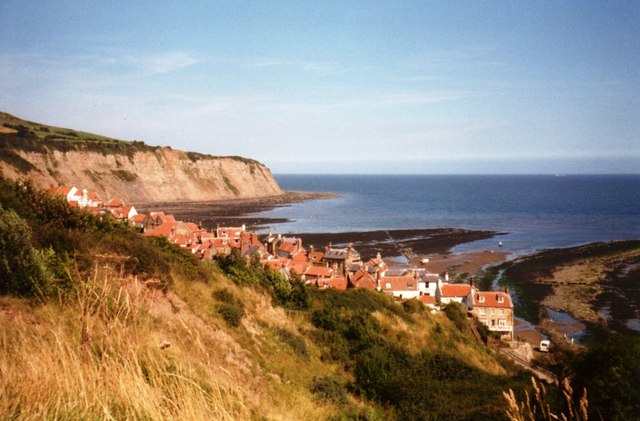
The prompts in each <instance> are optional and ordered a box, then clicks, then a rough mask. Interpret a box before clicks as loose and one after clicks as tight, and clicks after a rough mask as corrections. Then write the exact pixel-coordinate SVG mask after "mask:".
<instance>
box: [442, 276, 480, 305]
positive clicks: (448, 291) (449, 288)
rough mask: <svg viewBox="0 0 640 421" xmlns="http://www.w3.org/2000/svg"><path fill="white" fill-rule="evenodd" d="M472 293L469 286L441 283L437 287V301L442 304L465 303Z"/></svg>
mask: <svg viewBox="0 0 640 421" xmlns="http://www.w3.org/2000/svg"><path fill="white" fill-rule="evenodd" d="M470 292H471V285H469V284H450V283H445V282H442V281H440V282H438V285H437V287H436V301H438V302H439V303H440V304H449V303H453V302H456V303H465V301H466V299H467V297H468V296H469V293H470Z"/></svg>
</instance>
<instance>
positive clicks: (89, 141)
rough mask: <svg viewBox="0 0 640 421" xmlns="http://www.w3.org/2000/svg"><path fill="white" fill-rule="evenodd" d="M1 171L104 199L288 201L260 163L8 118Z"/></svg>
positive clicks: (2, 121) (1, 136) (0, 118)
mask: <svg viewBox="0 0 640 421" xmlns="http://www.w3.org/2000/svg"><path fill="white" fill-rule="evenodd" d="M0 171H1V172H2V175H3V176H5V177H7V178H11V179H24V178H27V179H30V180H32V181H33V182H34V183H35V184H36V185H38V186H41V187H45V188H47V187H50V186H51V185H59V184H73V185H76V186H78V187H87V188H90V189H92V190H95V191H96V192H98V194H100V195H101V197H103V199H107V198H110V197H112V196H119V197H121V198H123V199H124V200H126V201H128V202H133V203H143V202H164V201H166V202H174V201H206V200H218V199H230V198H253V197H265V196H274V195H280V194H282V191H281V190H280V187H279V186H278V184H277V183H276V181H275V179H274V178H273V176H272V175H271V171H270V170H269V169H268V168H267V167H266V166H264V165H263V164H261V163H259V162H258V161H255V160H251V159H246V158H241V157H216V156H210V155H203V154H199V153H194V152H184V151H179V150H173V149H171V148H169V147H152V146H149V145H146V144H144V143H143V142H136V141H134V142H125V141H120V140H116V139H111V138H107V137H104V136H98V135H93V134H90V133H85V132H79V131H75V130H70V129H63V128H56V127H52V126H46V125H42V124H39V123H33V122H28V121H24V120H20V119H18V118H16V117H13V116H11V115H9V114H6V113H0Z"/></svg>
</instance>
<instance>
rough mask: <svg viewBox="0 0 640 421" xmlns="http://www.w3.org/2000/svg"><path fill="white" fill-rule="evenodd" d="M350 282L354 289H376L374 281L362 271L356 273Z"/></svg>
mask: <svg viewBox="0 0 640 421" xmlns="http://www.w3.org/2000/svg"><path fill="white" fill-rule="evenodd" d="M350 282H351V284H352V285H353V286H354V287H356V288H367V289H376V280H375V279H374V278H373V277H371V275H370V274H369V273H368V272H366V271H365V270H363V269H360V270H359V271H357V272H356V273H355V274H354V275H353V276H352V277H351V280H350Z"/></svg>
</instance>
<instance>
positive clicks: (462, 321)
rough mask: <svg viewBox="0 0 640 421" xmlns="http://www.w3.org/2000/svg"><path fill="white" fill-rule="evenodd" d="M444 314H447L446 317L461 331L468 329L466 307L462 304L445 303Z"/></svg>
mask: <svg viewBox="0 0 640 421" xmlns="http://www.w3.org/2000/svg"><path fill="white" fill-rule="evenodd" d="M444 314H446V315H447V318H448V319H449V320H451V321H452V322H453V323H454V324H455V325H456V327H457V328H458V330H460V331H461V332H464V331H466V330H468V329H469V324H468V323H467V312H466V308H465V307H464V306H463V305H462V304H460V303H455V302H452V303H449V304H447V305H446V306H445V307H444Z"/></svg>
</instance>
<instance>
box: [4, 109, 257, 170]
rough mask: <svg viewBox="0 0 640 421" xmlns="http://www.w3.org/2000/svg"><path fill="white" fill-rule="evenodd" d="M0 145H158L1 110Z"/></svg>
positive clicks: (195, 156)
mask: <svg viewBox="0 0 640 421" xmlns="http://www.w3.org/2000/svg"><path fill="white" fill-rule="evenodd" d="M0 148H3V149H7V148H14V149H17V150H24V151H30V152H41V153H44V152H47V151H48V150H58V151H62V152H68V151H83V150H86V151H92V152H99V153H102V154H105V155H112V154H117V155H127V156H131V155H133V154H135V153H136V152H143V151H146V152H148V151H156V150H157V149H159V148H160V147H159V146H150V145H147V144H146V143H144V142H142V141H137V140H133V141H125V140H119V139H114V138H111V137H107V136H101V135H98V134H94V133H88V132H83V131H79V130H74V129H67V128H63V127H54V126H49V125H46V124H42V123H35V122H32V121H27V120H23V119H20V118H18V117H15V116H13V115H11V114H8V113H5V112H0ZM187 156H188V158H189V159H190V160H192V161H194V162H195V161H198V160H201V159H215V158H219V157H217V156H212V155H207V154H201V153H197V152H187ZM227 158H232V159H236V160H239V161H243V162H247V163H257V161H255V160H252V159H248V158H243V157H239V156H230V157H227Z"/></svg>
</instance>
